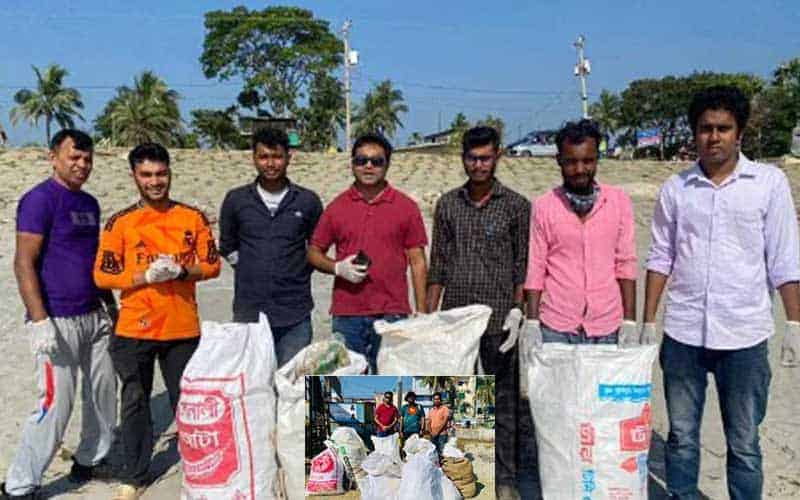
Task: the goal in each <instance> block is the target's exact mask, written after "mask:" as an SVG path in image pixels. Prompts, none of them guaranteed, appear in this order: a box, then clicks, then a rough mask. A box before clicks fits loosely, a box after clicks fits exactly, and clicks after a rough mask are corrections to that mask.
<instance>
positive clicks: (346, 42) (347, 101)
mask: <svg viewBox="0 0 800 500" xmlns="http://www.w3.org/2000/svg"><path fill="white" fill-rule="evenodd" d="M352 26H353V22H352V21H351V20H350V19H348V20H346V21H345V22H344V24H343V25H342V36H343V37H344V116H345V118H344V120H345V121H344V151H345V152H347V151H350V137H351V135H350V40H349V36H350V27H352Z"/></svg>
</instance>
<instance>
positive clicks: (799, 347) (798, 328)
mask: <svg viewBox="0 0 800 500" xmlns="http://www.w3.org/2000/svg"><path fill="white" fill-rule="evenodd" d="M781 365H783V366H788V367H796V366H800V321H787V322H786V333H785V334H784V335H783V343H782V344H781Z"/></svg>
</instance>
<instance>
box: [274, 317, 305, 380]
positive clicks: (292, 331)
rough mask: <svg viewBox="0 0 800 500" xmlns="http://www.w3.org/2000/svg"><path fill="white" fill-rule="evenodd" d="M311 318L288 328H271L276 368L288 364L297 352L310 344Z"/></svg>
mask: <svg viewBox="0 0 800 500" xmlns="http://www.w3.org/2000/svg"><path fill="white" fill-rule="evenodd" d="M312 335H313V331H312V330H311V318H306V319H304V320H303V321H301V322H300V323H296V324H294V325H289V326H273V327H272V338H273V339H274V340H275V356H276V357H277V358H278V368H280V367H281V366H283V365H285V364H286V363H288V362H289V361H290V360H291V359H292V358H293V357H294V356H295V354H297V353H298V352H300V351H302V350H303V348H304V347H306V346H307V345H309V344H310V343H311V336H312Z"/></svg>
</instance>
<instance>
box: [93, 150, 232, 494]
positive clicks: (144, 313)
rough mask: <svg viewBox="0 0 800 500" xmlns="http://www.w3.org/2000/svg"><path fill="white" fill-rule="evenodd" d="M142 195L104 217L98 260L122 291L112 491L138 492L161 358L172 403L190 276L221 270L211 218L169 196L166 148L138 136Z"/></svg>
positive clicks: (184, 346) (134, 154)
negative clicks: (117, 446) (119, 460)
mask: <svg viewBox="0 0 800 500" xmlns="http://www.w3.org/2000/svg"><path fill="white" fill-rule="evenodd" d="M128 161H129V162H130V165H131V170H132V171H133V178H134V180H135V181H136V187H137V188H138V189H139V193H140V195H141V200H140V201H139V202H138V203H136V204H135V205H132V206H131V207H128V208H126V209H125V210H123V211H121V212H118V213H117V214H115V215H114V216H113V217H111V218H110V219H109V220H108V222H107V223H106V226H105V229H104V230H103V232H102V234H101V237H100V247H99V249H98V252H97V258H96V260H95V268H94V279H95V282H96V283H97V285H98V286H99V287H100V288H107V289H109V288H110V289H119V290H121V291H122V295H121V303H122V307H121V309H120V313H119V320H118V322H117V326H116V331H115V334H114V336H113V337H112V340H111V345H110V347H109V351H110V353H111V359H112V361H113V363H114V368H115V370H116V371H117V373H118V374H119V377H120V381H121V382H122V396H121V397H122V403H121V411H120V413H121V423H120V434H121V437H122V446H123V471H122V477H121V479H122V482H123V484H122V485H121V486H120V488H119V491H118V492H117V496H115V497H114V498H115V499H120V500H133V499H136V498H139V496H140V495H141V493H142V491H143V489H144V487H145V485H146V484H147V483H148V482H149V481H148V480H149V478H148V469H149V467H150V459H151V454H152V451H153V426H152V422H151V421H150V392H151V391H152V388H153V369H154V365H155V361H156V359H158V363H159V368H160V369H161V375H162V377H163V379H164V385H166V387H167V392H168V394H169V399H170V403H171V404H172V409H173V411H174V410H175V406H176V405H177V403H178V393H179V382H180V379H181V375H182V374H183V369H184V368H185V367H186V363H187V362H188V361H189V358H191V356H192V354H193V353H194V351H195V348H196V347H197V344H198V338H199V336H200V324H199V319H198V317H197V303H196V302H195V282H196V281H200V280H206V279H210V278H215V277H216V276H218V275H219V271H220V262H219V252H218V251H217V247H216V244H215V243H214V238H213V236H212V234H211V228H210V227H209V223H208V220H207V219H206V218H205V216H204V215H203V213H202V212H201V211H199V210H197V209H195V208H192V207H189V206H187V205H183V204H181V203H178V202H176V201H173V200H171V199H170V198H169V187H170V180H171V176H170V175H171V173H170V168H169V153H168V152H167V150H166V149H164V147H163V146H161V145H160V144H142V145H140V146H137V147H136V148H134V149H133V151H131V152H130V154H129V155H128Z"/></svg>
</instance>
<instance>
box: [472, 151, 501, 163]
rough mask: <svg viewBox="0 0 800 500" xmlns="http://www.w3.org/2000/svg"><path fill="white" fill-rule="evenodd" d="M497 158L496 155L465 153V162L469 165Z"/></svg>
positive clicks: (488, 161)
mask: <svg viewBox="0 0 800 500" xmlns="http://www.w3.org/2000/svg"><path fill="white" fill-rule="evenodd" d="M495 158H497V157H496V156H495V155H473V154H469V153H467V154H465V155H464V162H465V163H466V164H467V165H476V164H478V163H479V162H480V163H483V164H487V163H492V162H493V161H494V160H495Z"/></svg>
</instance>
